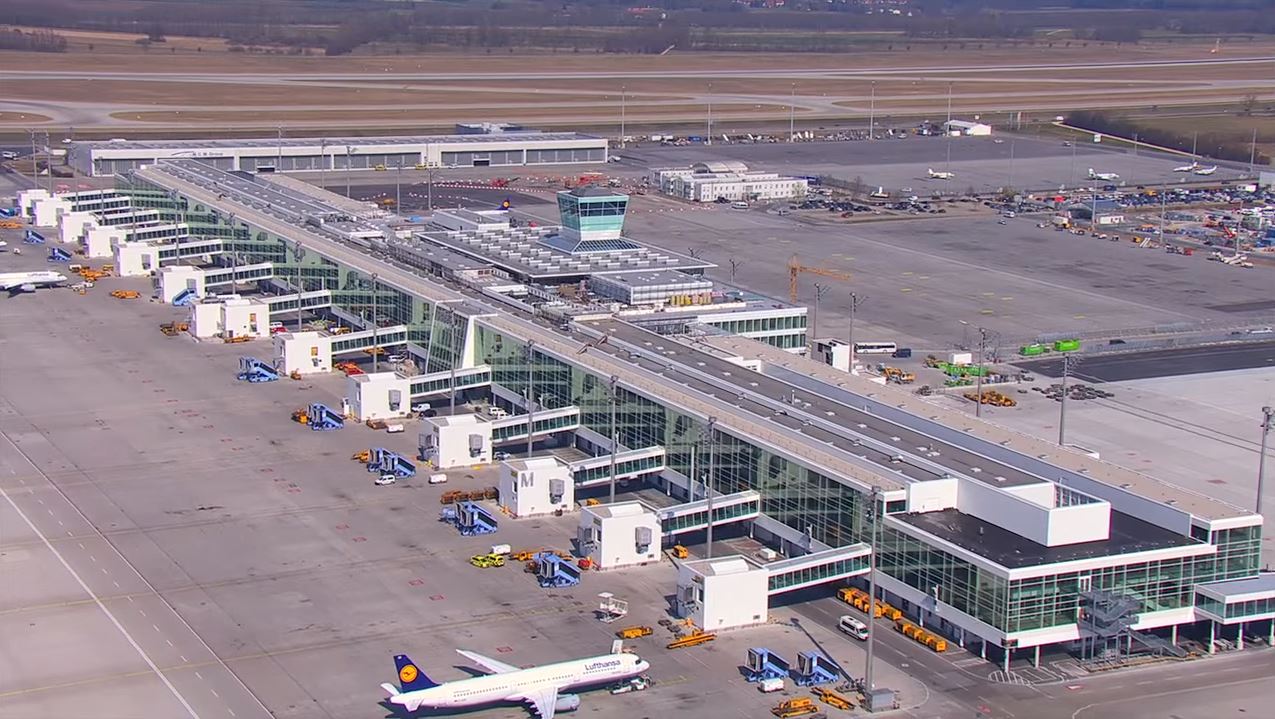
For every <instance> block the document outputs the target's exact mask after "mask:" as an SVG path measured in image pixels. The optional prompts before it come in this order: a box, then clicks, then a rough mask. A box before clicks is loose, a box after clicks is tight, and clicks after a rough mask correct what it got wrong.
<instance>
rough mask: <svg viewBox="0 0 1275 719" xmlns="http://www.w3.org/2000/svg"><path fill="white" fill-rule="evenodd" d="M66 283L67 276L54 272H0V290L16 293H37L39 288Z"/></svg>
mask: <svg viewBox="0 0 1275 719" xmlns="http://www.w3.org/2000/svg"><path fill="white" fill-rule="evenodd" d="M62 282H66V275H62V274H58V273H57V272H53V271H52V270H40V271H39V272H0V290H2V291H5V292H9V293H15V292H35V290H36V288H37V287H41V286H51V285H56V284H60V283H62Z"/></svg>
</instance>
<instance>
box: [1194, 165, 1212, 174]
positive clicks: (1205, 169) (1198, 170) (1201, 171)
mask: <svg viewBox="0 0 1275 719" xmlns="http://www.w3.org/2000/svg"><path fill="white" fill-rule="evenodd" d="M1215 172H1217V165H1213V166H1212V167H1200V168H1196V170H1195V174H1197V175H1212V174H1213V173H1215Z"/></svg>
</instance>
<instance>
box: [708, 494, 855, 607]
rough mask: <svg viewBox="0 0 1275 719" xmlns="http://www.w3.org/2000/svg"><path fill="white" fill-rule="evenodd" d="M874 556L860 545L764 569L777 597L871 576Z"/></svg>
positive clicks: (769, 588)
mask: <svg viewBox="0 0 1275 719" xmlns="http://www.w3.org/2000/svg"><path fill="white" fill-rule="evenodd" d="M715 509H716V507H714V510H715ZM871 554H872V548H871V547H869V546H868V545H867V544H862V543H860V544H852V545H850V546H847V547H837V548H836V549H825V550H823V551H821V552H811V553H810V554H803V555H801V556H799V557H792V558H790V559H781V560H779V561H777V562H771V563H769V564H766V565H764V566H765V567H766V571H767V572H768V573H769V574H770V577H769V578H768V594H769V595H770V596H772V597H773V596H775V595H776V594H782V593H784V592H791V591H793V590H795V589H803V588H805V587H811V586H814V585H816V584H826V583H828V582H832V581H836V580H840V579H847V578H849V577H857V576H859V575H863V574H867V573H868V557H869V555H871Z"/></svg>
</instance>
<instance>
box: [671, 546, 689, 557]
mask: <svg viewBox="0 0 1275 719" xmlns="http://www.w3.org/2000/svg"><path fill="white" fill-rule="evenodd" d="M689 556H691V552H690V550H689V549H687V548H686V547H683V546H682V545H680V544H674V545H673V558H674V559H686V558H687V557H689Z"/></svg>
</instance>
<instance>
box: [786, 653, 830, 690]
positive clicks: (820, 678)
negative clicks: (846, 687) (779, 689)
mask: <svg viewBox="0 0 1275 719" xmlns="http://www.w3.org/2000/svg"><path fill="white" fill-rule="evenodd" d="M840 672H841V669H840V667H838V666H837V665H836V664H835V663H833V661H832V660H831V659H829V658H828V657H825V656H824V655H822V654H820V653H819V652H802V653H801V654H798V655H797V670H796V671H795V672H793V675H792V680H793V681H794V682H796V683H797V686H799V687H813V686H817V685H819V684H831V683H833V682H835V681H837V675H838V674H840Z"/></svg>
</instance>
